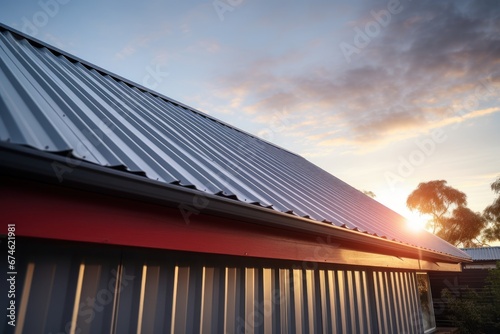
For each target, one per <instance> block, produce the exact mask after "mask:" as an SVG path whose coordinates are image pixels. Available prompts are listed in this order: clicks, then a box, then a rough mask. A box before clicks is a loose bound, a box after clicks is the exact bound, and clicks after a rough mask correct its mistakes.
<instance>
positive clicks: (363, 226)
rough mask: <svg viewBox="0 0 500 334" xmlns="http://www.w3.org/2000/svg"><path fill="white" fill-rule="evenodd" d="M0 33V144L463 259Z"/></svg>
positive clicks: (319, 183)
mask: <svg viewBox="0 0 500 334" xmlns="http://www.w3.org/2000/svg"><path fill="white" fill-rule="evenodd" d="M1 30H2V31H1V33H0V60H1V61H0V109H1V114H0V140H1V141H5V142H11V143H15V144H19V145H26V146H30V147H34V148H36V149H39V150H43V151H47V152H54V153H70V154H71V155H72V156H73V157H75V158H79V159H82V160H85V161H89V162H92V163H95V164H98V165H101V166H107V167H110V168H116V169H121V170H125V171H128V172H131V173H139V174H143V175H145V176H146V177H148V178H150V179H153V180H159V181H162V182H166V183H170V184H177V185H179V186H183V187H191V188H196V189H198V190H201V191H203V192H207V193H210V194H217V195H221V196H225V197H228V198H233V199H234V200H235V201H242V202H246V203H254V204H256V205H260V206H266V207H269V208H272V209H274V210H278V211H281V212H287V213H290V214H292V215H297V216H301V217H306V218H310V219H313V220H316V221H323V222H325V223H326V224H333V225H336V226H340V227H345V228H347V229H350V230H354V231H361V232H366V233H368V234H370V235H374V236H378V237H381V238H385V239H389V240H393V241H398V242H402V243H404V244H408V245H412V246H417V247H420V248H423V249H428V250H432V251H437V252H441V253H445V254H450V255H452V256H458V257H466V258H467V255H466V254H465V253H463V252H462V251H460V250H458V249H457V248H455V247H453V246H451V245H449V244H448V243H446V242H444V241H442V240H441V239H439V238H437V237H436V236H434V235H432V234H430V233H427V232H425V231H421V232H419V233H415V232H414V231H409V230H408V229H407V227H406V223H405V219H404V218H403V217H402V216H400V215H399V214H397V213H395V212H394V211H392V210H390V209H388V208H387V207H385V206H383V205H382V204H380V203H378V202H377V201H375V200H373V199H371V198H370V197H368V196H366V195H364V194H363V193H361V192H360V191H358V190H356V189H354V188H353V187H351V186H349V185H348V184H346V183H345V182H343V181H341V180H339V179H338V178H336V177H334V176H333V175H331V174H329V173H327V172H326V171H324V170H322V169H321V168H319V167H317V166H315V165H314V164H312V163H310V162H309V161H307V160H306V159H304V158H302V157H300V156H298V155H296V154H294V153H291V152H289V151H287V150H284V149H282V148H279V147H277V146H275V145H273V144H271V143H268V142H266V141H263V140H261V139H258V138H256V137H254V136H252V135H250V134H248V133H245V132H244V131H241V130H238V129H236V128H234V127H231V126H229V125H228V124H225V123H223V122H221V121H218V120H216V119H214V118H212V117H210V116H208V115H206V114H204V113H201V112H199V111H197V110H195V109H192V108H190V107H187V106H185V105H182V104H180V103H178V102H177V101H174V100H171V99H169V98H167V97H165V96H162V95H160V94H157V93H154V92H151V91H149V90H147V89H145V88H144V87H140V86H139V85H135V84H134V83H131V82H128V81H127V80H125V79H123V78H120V77H118V76H116V75H113V74H110V73H108V72H106V71H104V70H102V69H99V68H97V67H95V66H93V65H91V64H88V63H85V62H83V61H81V60H79V59H77V58H75V57H73V56H70V55H67V54H65V53H63V52H61V51H60V50H57V49H53V48H52V47H50V46H46V45H43V44H42V43H41V42H39V41H33V40H31V39H30V38H28V37H26V36H21V35H19V33H18V32H13V31H12V30H11V29H10V28H6V27H3V28H2V29H1ZM9 30H10V31H9Z"/></svg>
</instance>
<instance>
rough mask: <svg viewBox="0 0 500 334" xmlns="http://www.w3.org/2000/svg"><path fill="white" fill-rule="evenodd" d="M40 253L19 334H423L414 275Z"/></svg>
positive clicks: (139, 254)
mask: <svg viewBox="0 0 500 334" xmlns="http://www.w3.org/2000/svg"><path fill="white" fill-rule="evenodd" d="M69 245H70V246H71V244H69ZM33 247H34V248H36V249H43V251H38V252H37V251H33V249H34V248H33V249H31V251H29V250H30V248H29V247H24V248H25V249H26V251H29V252H28V253H27V254H21V255H20V258H24V259H25V262H24V264H23V265H22V270H20V276H18V282H20V284H22V286H23V288H22V289H21V290H22V291H20V292H19V295H18V296H19V299H18V303H19V304H18V312H19V313H18V324H17V327H16V331H15V333H30V334H35V333H44V334H46V333H79V334H86V333H144V334H145V333H147V334H150V333H361V334H365V333H422V332H423V330H422V323H421V317H420V308H419V300H418V298H417V286H416V277H415V275H416V274H415V273H414V272H410V271H402V272H400V271H386V270H373V269H366V268H356V267H345V266H343V267H342V266H336V267H335V266H323V267H318V268H311V269H304V268H302V264H300V263H299V264H297V263H291V262H281V261H272V262H269V261H266V262H263V260H257V259H248V258H245V259H241V258H234V257H220V256H207V255H203V254H190V253H180V252H169V251H161V252H160V251H151V250H130V249H126V250H123V251H122V250H120V249H119V248H118V247H102V248H101V247H100V246H92V247H87V246H85V247H83V248H76V249H74V250H72V249H71V247H67V246H65V247H64V248H60V247H54V246H50V245H48V243H47V242H45V243H41V244H38V245H37V246H33ZM314 267H316V266H314ZM4 282H5V280H3V281H2V283H1V284H5V283H4ZM21 282H22V283H21ZM1 298H5V296H3V295H2V296H1ZM3 304H4V302H2V303H1V305H3ZM10 329H11V328H9V327H8V326H7V325H5V327H4V330H6V331H9V330H10Z"/></svg>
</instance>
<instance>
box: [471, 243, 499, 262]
mask: <svg viewBox="0 0 500 334" xmlns="http://www.w3.org/2000/svg"><path fill="white" fill-rule="evenodd" d="M461 249H462V250H463V251H464V252H466V253H467V254H469V255H470V257H471V258H472V260H473V261H500V247H498V246H497V247H479V248H461Z"/></svg>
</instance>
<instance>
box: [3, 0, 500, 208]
mask: <svg viewBox="0 0 500 334" xmlns="http://www.w3.org/2000/svg"><path fill="white" fill-rule="evenodd" d="M0 22H2V23H4V24H7V25H9V26H11V27H14V28H16V29H18V30H21V31H24V32H25V33H27V34H29V35H32V36H34V37H36V38H38V39H40V40H42V41H44V42H46V43H49V44H51V45H54V46H56V47H58V48H60V49H63V50H65V51H67V52H69V53H72V54H74V55H76V56H77V57H80V58H82V59H84V60H86V61H88V62H91V63H93V64H96V65H97V66H100V67H102V68H104V69H106V70H109V71H111V72H113V73H116V74H118V75H121V76H123V77H125V78H127V79H129V80H132V81H134V82H137V83H139V84H141V85H144V86H147V87H149V88H151V89H154V90H156V91H158V92H160V93H162V94H164V95H166V96H169V97H171V98H173V99H176V100H178V101H181V102H183V103H185V104H187V105H190V106H192V107H195V108H197V109H199V110H201V111H203V112H206V113H208V114H210V115H212V116H214V117H216V118H219V119H221V120H223V121H225V122H227V123H230V124H233V125H234V126H236V127H239V128H242V129H244V130H246V131H248V132H250V133H253V134H256V135H259V136H260V137H262V138H264V139H267V140H269V141H271V142H274V143H276V144H278V145H280V146H282V147H284V148H287V149H289V150H291V151H293V152H296V153H299V154H301V155H302V156H304V157H306V158H307V159H309V160H310V161H312V162H314V163H315V164H317V165H319V166H320V167H322V168H323V169H325V170H327V171H329V172H330V173H332V174H333V175H335V176H337V177H339V178H341V179H343V180H344V181H346V182H348V183H349V184H351V185H353V186H354V187H356V188H358V189H361V190H371V191H373V192H374V193H375V194H376V195H377V197H376V199H377V200H379V201H380V202H382V203H383V204H385V205H387V206H389V207H390V208H392V209H394V210H396V211H398V212H400V213H402V214H404V215H407V214H408V212H407V211H406V208H405V201H406V197H407V196H408V194H409V193H410V192H411V191H412V190H413V189H415V188H416V186H417V185H418V183H419V182H424V181H430V180H436V179H445V180H447V181H448V183H449V185H451V186H453V187H455V188H458V189H459V190H462V191H464V192H466V194H467V195H468V201H469V206H470V207H471V208H472V209H473V210H476V211H482V210H483V209H484V207H485V206H486V205H488V204H491V202H492V200H493V198H494V194H493V193H492V192H491V190H490V184H491V183H492V182H493V181H494V180H495V179H496V178H497V177H499V176H500V154H499V153H500V149H499V147H500V131H499V129H500V34H499V33H498V32H499V31H500V6H498V3H497V2H496V1H439V2H435V1H409V0H402V1H397V0H390V1H349V2H340V1H319V0H317V1H308V2H305V1H258V0H245V1H244V0H225V1H222V0H221V1H178V2H177V1H176V2H174V1H142V2H139V1H128V0H127V1H117V0H104V1H95V0H87V1H78V0H41V1H22V0H15V1H14V0H2V3H1V4H0Z"/></svg>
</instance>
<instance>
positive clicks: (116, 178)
mask: <svg viewBox="0 0 500 334" xmlns="http://www.w3.org/2000/svg"><path fill="white" fill-rule="evenodd" d="M0 169H1V171H2V174H3V175H11V176H20V177H23V178H26V177H28V178H31V179H37V180H39V181H43V182H49V183H53V184H59V185H62V186H66V187H73V188H78V189H83V190H89V191H97V192H99V193H104V194H108V195H112V196H119V197H123V198H129V199H136V200H141V201H146V202H148V203H155V204H160V205H164V206H168V207H176V208H178V209H180V210H183V211H184V212H185V214H186V215H188V216H189V215H190V214H191V213H193V212H196V213H200V212H201V213H204V214H209V215H216V216H219V217H225V218H230V219H236V220H239V221H243V222H247V223H251V224H260V225H265V226H267V227H275V228H279V229H282V230H290V231H296V232H300V233H305V234H313V235H322V236H325V237H333V238H335V240H337V241H339V242H341V243H343V244H345V245H351V248H352V249H361V250H364V251H365V253H366V254H369V253H375V252H376V253H380V254H388V255H390V254H392V255H394V254H397V257H399V258H401V259H402V258H403V257H405V258H408V259H411V258H413V259H418V260H420V261H421V263H420V264H419V265H418V267H419V268H420V269H422V270H456V268H455V267H453V268H451V267H449V266H446V264H457V263H461V262H470V260H469V259H467V258H459V257H455V256H451V255H448V254H443V253H438V252H435V251H432V250H426V249H421V248H417V247H414V246H410V245H405V244H402V243H399V242H395V241H391V240H386V239H383V238H379V237H375V236H372V235H368V234H366V233H362V232H358V231H353V230H348V229H345V228H341V227H337V226H334V225H330V224H326V223H322V222H317V221H314V220H311V219H306V218H302V217H297V216H294V215H290V214H286V213H281V212H277V211H275V210H272V209H269V208H264V207H260V206H257V205H253V204H249V203H244V202H239V201H235V200H233V199H230V198H225V197H222V196H216V195H211V194H207V193H204V192H201V191H199V190H194V189H189V188H185V187H182V186H178V185H171V184H166V183H164V182H158V181H154V180H150V179H147V178H146V177H143V176H139V175H134V174H132V173H128V172H125V171H120V170H114V169H112V168H107V167H101V166H97V165H94V164H91V163H87V162H83V161H81V160H75V159H73V158H71V157H70V156H69V154H55V153H47V152H43V151H39V150H36V149H32V148H29V147H23V146H19V145H13V144H9V143H0ZM358 255H359V254H358ZM446 268H447V269H446Z"/></svg>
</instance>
